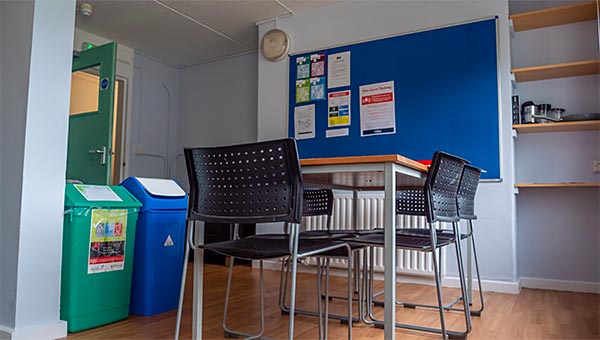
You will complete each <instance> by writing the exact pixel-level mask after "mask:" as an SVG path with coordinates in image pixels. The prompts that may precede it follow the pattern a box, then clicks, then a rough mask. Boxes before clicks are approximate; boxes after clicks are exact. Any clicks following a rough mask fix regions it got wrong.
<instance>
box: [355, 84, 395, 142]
mask: <svg viewBox="0 0 600 340" xmlns="http://www.w3.org/2000/svg"><path fill="white" fill-rule="evenodd" d="M392 133H396V111H395V105H394V81H388V82H384V83H377V84H371V85H364V86H361V87H360V136H361V137H364V136H376V135H385V134H392Z"/></svg>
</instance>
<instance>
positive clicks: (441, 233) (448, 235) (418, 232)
mask: <svg viewBox="0 0 600 340" xmlns="http://www.w3.org/2000/svg"><path fill="white" fill-rule="evenodd" d="M396 233H397V234H400V235H408V236H422V237H429V229H426V228H400V229H397V230H396ZM435 233H436V237H437V239H438V241H439V240H441V239H449V240H451V241H452V242H454V232H453V231H452V230H444V229H436V231H435ZM468 237H469V235H467V234H460V238H461V239H462V240H464V239H466V238H468Z"/></svg>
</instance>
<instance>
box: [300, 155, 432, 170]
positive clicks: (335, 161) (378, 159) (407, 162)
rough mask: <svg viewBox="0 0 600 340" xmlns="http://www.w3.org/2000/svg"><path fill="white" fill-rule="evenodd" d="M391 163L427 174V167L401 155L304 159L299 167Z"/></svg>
mask: <svg viewBox="0 0 600 340" xmlns="http://www.w3.org/2000/svg"><path fill="white" fill-rule="evenodd" d="M385 162H393V163H396V164H398V165H402V166H406V167H408V168H411V169H415V170H418V171H421V172H423V173H427V170H428V169H429V167H428V166H427V165H425V164H422V163H419V162H417V161H413V160H412V159H410V158H406V157H404V156H401V155H375V156H350V157H332V158H305V159H301V160H300V165H302V166H311V165H341V164H369V163H385Z"/></svg>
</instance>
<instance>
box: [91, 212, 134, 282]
mask: <svg viewBox="0 0 600 340" xmlns="http://www.w3.org/2000/svg"><path fill="white" fill-rule="evenodd" d="M126 231H127V210H119V209H116V210H113V209H111V210H109V209H94V210H92V223H91V230H90V253H89V258H88V274H95V273H103V272H111V271H116V270H123V268H124V267H125V241H126Z"/></svg>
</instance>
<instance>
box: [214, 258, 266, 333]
mask: <svg viewBox="0 0 600 340" xmlns="http://www.w3.org/2000/svg"><path fill="white" fill-rule="evenodd" d="M234 261H235V258H234V257H229V275H228V277H227V290H226V291H225V306H224V307H223V321H222V323H221V325H222V326H223V332H224V335H225V337H226V338H233V337H236V336H246V337H247V338H246V339H258V338H260V337H262V335H263V333H264V331H265V305H264V289H265V286H264V271H263V261H262V260H260V262H259V263H260V330H259V332H258V333H257V334H249V333H243V332H238V331H235V330H231V329H229V328H227V312H228V309H229V295H230V292H231V281H232V277H233V264H234Z"/></svg>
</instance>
